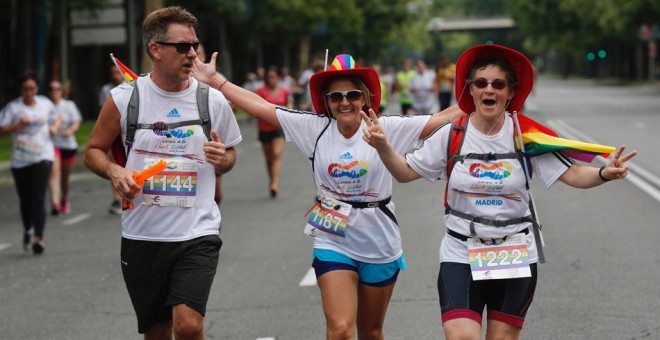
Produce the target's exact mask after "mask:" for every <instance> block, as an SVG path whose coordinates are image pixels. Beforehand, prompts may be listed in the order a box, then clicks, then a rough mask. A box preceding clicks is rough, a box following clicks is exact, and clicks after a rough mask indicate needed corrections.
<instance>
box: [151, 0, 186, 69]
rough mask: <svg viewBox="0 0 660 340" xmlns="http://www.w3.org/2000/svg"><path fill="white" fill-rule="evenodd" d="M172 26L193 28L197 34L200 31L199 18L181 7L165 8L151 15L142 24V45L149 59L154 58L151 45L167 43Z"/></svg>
mask: <svg viewBox="0 0 660 340" xmlns="http://www.w3.org/2000/svg"><path fill="white" fill-rule="evenodd" d="M170 24H182V25H187V26H192V28H193V29H194V30H195V32H197V31H198V30H199V22H198V21H197V18H195V16H194V15H192V14H191V13H190V12H188V11H186V10H185V9H183V8H181V7H179V6H171V7H165V8H161V9H158V10H155V11H153V12H151V13H149V15H147V17H146V18H144V21H143V22H142V45H144V48H145V49H146V50H147V54H148V55H149V57H152V55H151V53H150V52H149V44H150V43H151V42H153V41H166V40H167V28H168V27H169V25H170Z"/></svg>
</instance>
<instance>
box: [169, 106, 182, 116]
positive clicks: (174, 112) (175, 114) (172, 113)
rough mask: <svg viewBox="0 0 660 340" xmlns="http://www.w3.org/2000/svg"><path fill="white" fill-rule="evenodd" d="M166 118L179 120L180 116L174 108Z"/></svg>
mask: <svg viewBox="0 0 660 340" xmlns="http://www.w3.org/2000/svg"><path fill="white" fill-rule="evenodd" d="M167 118H181V115H180V114H179V111H177V109H176V108H173V109H172V111H170V112H168V113H167Z"/></svg>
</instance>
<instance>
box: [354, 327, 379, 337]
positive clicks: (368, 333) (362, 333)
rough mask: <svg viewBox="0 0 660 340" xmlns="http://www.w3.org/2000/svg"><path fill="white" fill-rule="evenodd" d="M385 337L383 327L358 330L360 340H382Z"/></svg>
mask: <svg viewBox="0 0 660 340" xmlns="http://www.w3.org/2000/svg"><path fill="white" fill-rule="evenodd" d="M384 337H385V335H384V334H383V328H382V327H372V328H369V329H359V330H358V339H360V340H362V339H367V340H381V339H384Z"/></svg>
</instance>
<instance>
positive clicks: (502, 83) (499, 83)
mask: <svg viewBox="0 0 660 340" xmlns="http://www.w3.org/2000/svg"><path fill="white" fill-rule="evenodd" d="M472 84H473V85H474V86H476V87H477V88H478V89H485V88H486V86H488V84H491V85H493V88H494V89H496V90H502V89H504V88H505V87H506V85H507V83H506V80H502V79H495V80H493V81H488V80H486V79H485V78H477V79H475V80H474V81H472Z"/></svg>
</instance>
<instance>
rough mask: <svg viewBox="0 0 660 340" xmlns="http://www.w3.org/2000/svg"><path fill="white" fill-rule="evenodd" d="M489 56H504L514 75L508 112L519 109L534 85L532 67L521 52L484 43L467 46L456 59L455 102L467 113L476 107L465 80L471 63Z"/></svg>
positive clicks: (468, 74)
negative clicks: (513, 85)
mask: <svg viewBox="0 0 660 340" xmlns="http://www.w3.org/2000/svg"><path fill="white" fill-rule="evenodd" d="M489 57H501V58H504V59H505V60H506V61H507V62H508V63H509V65H510V66H511V69H512V70H513V72H514V73H515V75H516V79H517V81H518V84H517V86H516V88H515V89H514V90H515V92H514V95H513V97H512V98H511V100H510V101H509V105H508V107H507V110H508V111H510V112H513V111H520V110H521V109H522V107H523V105H524V104H525V100H526V99H527V96H528V95H529V93H530V92H531V91H532V87H533V86H534V67H532V64H531V63H530V62H529V60H528V59H527V57H525V55H523V54H522V53H520V52H518V51H516V50H514V49H511V48H508V47H504V46H501V45H496V44H485V45H477V46H473V47H470V48H468V49H467V50H465V52H463V54H461V56H460V57H459V58H458V60H457V61H456V82H455V83H456V85H455V86H456V88H455V91H454V93H455V95H456V102H458V107H459V108H460V109H461V110H462V111H463V112H467V113H472V112H474V110H475V109H476V108H475V106H474V99H473V98H472V95H471V94H470V90H469V89H468V88H467V80H468V77H469V76H470V69H471V68H472V65H474V63H476V62H477V61H479V60H482V59H484V58H489Z"/></svg>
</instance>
